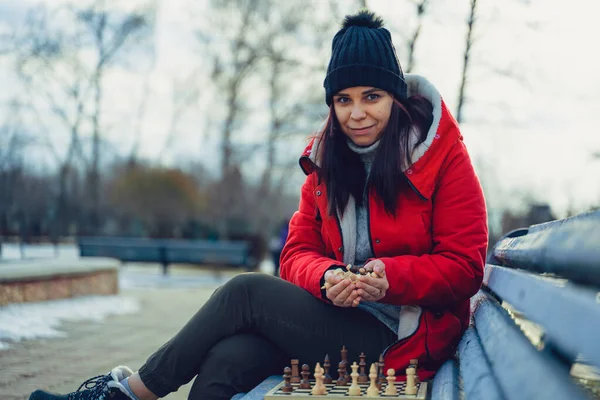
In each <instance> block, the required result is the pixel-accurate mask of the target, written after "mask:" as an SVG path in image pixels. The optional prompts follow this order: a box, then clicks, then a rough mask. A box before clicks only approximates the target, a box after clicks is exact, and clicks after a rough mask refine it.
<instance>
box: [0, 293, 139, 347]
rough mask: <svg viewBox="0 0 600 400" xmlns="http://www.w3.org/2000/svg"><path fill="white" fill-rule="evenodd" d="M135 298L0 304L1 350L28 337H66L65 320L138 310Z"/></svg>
mask: <svg viewBox="0 0 600 400" xmlns="http://www.w3.org/2000/svg"><path fill="white" fill-rule="evenodd" d="M139 309H140V305H139V303H138V302H137V301H136V300H135V299H131V298H128V297H122V296H87V297H78V298H72V299H64V300H53V301H45V302H40V303H19V304H9V305H7V306H4V307H0V350H1V349H6V348H8V347H9V343H10V342H18V341H20V340H25V339H38V338H51V337H63V336H65V333H64V332H62V331H61V330H60V325H61V323H62V322H64V321H81V320H86V321H95V322H99V321H102V320H103V319H104V318H105V317H107V316H108V315H122V314H130V313H135V312H137V311H138V310H139Z"/></svg>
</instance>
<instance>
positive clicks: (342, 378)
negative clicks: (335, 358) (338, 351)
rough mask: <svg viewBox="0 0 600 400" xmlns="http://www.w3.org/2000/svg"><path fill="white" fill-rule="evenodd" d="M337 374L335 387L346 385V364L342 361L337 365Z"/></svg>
mask: <svg viewBox="0 0 600 400" xmlns="http://www.w3.org/2000/svg"><path fill="white" fill-rule="evenodd" d="M338 374H339V376H338V378H337V380H336V382H335V383H336V385H337V386H346V385H347V384H348V381H347V380H346V362H345V361H343V360H342V361H340V363H339V364H338Z"/></svg>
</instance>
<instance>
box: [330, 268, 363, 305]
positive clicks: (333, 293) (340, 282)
mask: <svg viewBox="0 0 600 400" xmlns="http://www.w3.org/2000/svg"><path fill="white" fill-rule="evenodd" d="M325 282H328V283H330V284H331V286H330V287H329V288H328V289H326V293H327V298H328V299H329V300H331V302H332V303H333V304H334V305H336V306H338V307H356V306H358V304H359V303H360V300H361V298H360V296H359V295H358V291H357V290H356V283H354V282H351V281H350V279H344V278H342V277H341V276H339V275H335V274H334V272H333V271H331V270H330V271H327V272H325Z"/></svg>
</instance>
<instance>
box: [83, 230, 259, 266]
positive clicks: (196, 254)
mask: <svg viewBox="0 0 600 400" xmlns="http://www.w3.org/2000/svg"><path fill="white" fill-rule="evenodd" d="M78 246H79V252H80V256H81V257H110V258H116V259H117V260H120V261H121V262H148V263H159V264H161V265H162V267H163V272H164V273H165V274H167V272H168V267H169V264H175V263H177V264H199V265H210V266H217V267H218V266H230V267H239V268H244V269H245V270H248V271H252V270H255V269H256V267H257V260H256V258H255V257H253V256H252V254H251V248H250V244H249V243H248V242H245V241H209V240H177V239H144V238H122V237H82V238H79V240H78Z"/></svg>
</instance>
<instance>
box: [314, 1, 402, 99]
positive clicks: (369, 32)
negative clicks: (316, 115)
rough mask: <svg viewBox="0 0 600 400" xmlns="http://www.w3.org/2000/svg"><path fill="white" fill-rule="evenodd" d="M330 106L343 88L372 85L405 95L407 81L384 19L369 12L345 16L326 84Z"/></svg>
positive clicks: (336, 39)
mask: <svg viewBox="0 0 600 400" xmlns="http://www.w3.org/2000/svg"><path fill="white" fill-rule="evenodd" d="M323 86H324V87H325V101H326V103H327V105H328V106H330V105H331V103H332V98H333V96H334V95H335V94H336V93H337V92H339V91H340V90H342V89H345V88H349V87H354V86H373V87H376V88H379V89H383V90H385V91H388V92H390V93H391V94H393V95H394V97H395V98H396V99H398V100H403V99H405V98H406V82H405V81H404V74H403V73H402V68H400V63H399V62H398V57H397V56H396V49H395V48H394V45H393V44H392V36H391V35H390V32H389V31H388V30H387V29H385V28H383V20H382V19H381V18H380V17H378V16H376V15H375V14H373V13H372V12H369V11H360V12H359V13H358V14H356V15H348V16H346V18H345V20H344V23H343V25H342V29H341V30H340V31H339V32H338V33H336V35H335V36H334V37H333V43H332V46H331V60H330V61H329V66H328V67H327V76H326V77H325V82H324V83H323Z"/></svg>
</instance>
